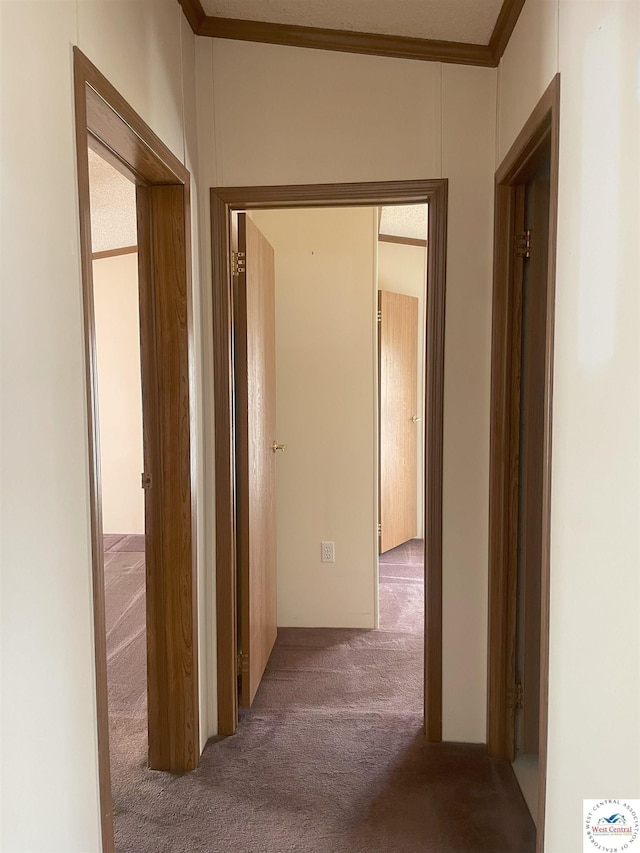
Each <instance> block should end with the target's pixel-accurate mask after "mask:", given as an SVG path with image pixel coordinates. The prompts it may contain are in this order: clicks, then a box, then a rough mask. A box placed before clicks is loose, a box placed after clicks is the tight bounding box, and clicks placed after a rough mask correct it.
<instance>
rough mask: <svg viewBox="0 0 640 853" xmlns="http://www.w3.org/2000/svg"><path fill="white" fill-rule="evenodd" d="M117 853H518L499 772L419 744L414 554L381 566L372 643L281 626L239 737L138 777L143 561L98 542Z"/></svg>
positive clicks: (525, 844)
mask: <svg viewBox="0 0 640 853" xmlns="http://www.w3.org/2000/svg"><path fill="white" fill-rule="evenodd" d="M105 547H106V548H107V552H106V557H107V558H106V570H105V571H106V580H107V588H106V596H107V629H108V632H109V640H108V648H109V695H110V701H111V738H112V744H111V753H112V774H113V782H112V783H113V799H114V816H115V830H116V846H117V851H118V853H164V851H167V853H169V851H171V853H201V851H202V853H423V851H424V853H427V851H428V852H429V853H531V851H533V849H534V829H533V824H532V822H531V819H530V816H529V814H528V811H527V808H526V806H525V804H524V801H523V800H522V796H521V794H520V792H519V789H518V787H517V784H516V782H515V780H514V777H513V773H512V771H511V768H510V767H509V766H508V765H507V764H506V763H504V762H497V761H492V760H491V759H489V758H488V757H487V755H486V752H485V750H484V748H482V747H469V746H461V745H432V746H430V745H428V744H426V743H425V741H424V738H423V735H422V732H421V713H422V710H421V709H422V693H423V690H422V666H423V657H422V622H423V617H422V606H423V605H422V602H423V582H422V574H423V572H422V555H421V551H422V543H420V542H410V543H407V544H406V545H403V546H401V547H400V548H397V549H395V550H394V551H392V552H390V553H389V554H387V555H385V556H384V557H383V559H382V561H381V567H380V581H381V583H380V589H381V594H380V611H381V628H380V630H379V631H363V630H337V629H293V628H289V629H281V630H280V631H279V635H278V641H277V643H276V647H275V649H274V652H273V654H272V657H271V660H270V662H269V666H268V668H267V672H266V673H265V677H264V679H263V682H262V685H261V687H260V689H259V691H258V694H257V696H256V700H255V703H254V707H253V708H252V709H251V710H250V711H247V712H244V713H243V714H242V716H241V720H240V725H239V729H238V733H237V734H236V735H235V736H234V737H232V738H226V739H220V740H218V741H216V742H211V743H209V745H208V746H207V748H206V750H205V752H204V755H203V756H202V761H201V764H200V767H199V769H198V770H197V771H195V772H194V773H192V774H188V775H183V776H172V775H170V774H167V773H159V772H154V771H150V770H148V769H147V768H146V730H145V727H146V709H145V693H144V691H145V672H144V656H145V651H144V632H143V630H142V629H143V627H144V559H143V557H144V555H143V554H142V553H141V551H139V552H136V551H135V550H132V549H133V548H135V547H141V543H140V541H139V540H138V541H137V542H136V539H135V538H133V537H113V538H110V539H108V540H107V541H106V542H105Z"/></svg>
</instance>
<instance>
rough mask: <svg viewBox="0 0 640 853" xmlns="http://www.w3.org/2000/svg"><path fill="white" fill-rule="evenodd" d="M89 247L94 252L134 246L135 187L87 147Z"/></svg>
mask: <svg viewBox="0 0 640 853" xmlns="http://www.w3.org/2000/svg"><path fill="white" fill-rule="evenodd" d="M89 192H90V197H91V248H92V250H93V251H94V252H106V251H108V250H109V249H122V248H123V247H124V246H135V245H136V244H137V242H138V237H137V233H136V188H135V185H134V184H132V183H131V181H129V180H127V178H125V177H124V176H123V175H121V174H120V172H117V171H116V170H115V169H114V168H113V166H110V165H109V163H107V162H106V161H105V160H103V159H102V157H99V156H98V155H97V154H95V153H94V152H93V151H92V150H91V149H89Z"/></svg>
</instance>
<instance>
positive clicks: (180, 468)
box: [73, 47, 200, 853]
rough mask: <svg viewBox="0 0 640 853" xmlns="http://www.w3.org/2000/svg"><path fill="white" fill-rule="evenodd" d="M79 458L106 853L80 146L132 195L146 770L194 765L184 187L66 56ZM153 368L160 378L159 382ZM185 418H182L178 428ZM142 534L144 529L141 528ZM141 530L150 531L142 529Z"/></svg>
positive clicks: (147, 135) (184, 178) (122, 108)
mask: <svg viewBox="0 0 640 853" xmlns="http://www.w3.org/2000/svg"><path fill="white" fill-rule="evenodd" d="M73 62H74V92H75V124H76V128H75V129H76V157H77V170H78V171H77V174H78V204H79V216H80V256H81V275H82V294H83V313H84V339H85V376H86V390H87V422H88V449H89V482H90V493H89V501H90V515H91V559H92V575H93V621H94V646H95V668H96V694H97V737H98V766H99V792H100V815H101V830H102V850H103V851H104V853H113V851H114V834H113V813H112V798H111V773H110V765H109V712H108V695H107V649H106V630H105V600H104V556H103V539H102V510H101V494H100V444H99V423H98V397H97V364H96V340H95V321H94V303H93V273H92V253H91V211H90V197H89V164H88V153H87V149H88V146H90V147H91V148H93V149H94V150H95V151H96V152H97V153H98V154H99V155H100V156H101V157H103V158H104V159H105V160H107V161H108V162H109V163H111V165H113V166H114V167H115V168H116V169H118V171H120V172H121V173H122V174H124V175H125V176H126V177H128V178H129V179H130V180H131V181H132V182H133V183H135V184H136V196H137V202H136V203H137V215H138V254H139V286H140V291H141V294H143V299H141V305H143V304H147V305H149V306H150V309H151V310H149V311H145V312H141V317H140V323H141V368H142V376H143V420H144V424H145V429H144V444H145V448H144V454H145V466H147V465H148V464H149V463H150V462H151V464H152V466H153V469H152V470H151V471H149V472H148V473H150V474H151V475H152V478H153V485H152V488H151V489H150V490H149V492H148V494H147V501H146V503H149V501H151V505H150V508H149V509H150V512H151V518H150V514H149V512H148V511H147V509H146V510H145V516H146V525H145V526H146V543H145V550H146V551H147V554H148V555H149V559H148V560H147V572H146V593H147V596H146V597H147V680H148V706H149V707H148V714H149V763H150V765H151V767H152V768H155V769H163V770H173V771H185V770H191V769H194V768H195V767H196V766H197V764H198V761H199V755H200V749H199V720H198V670H197V612H196V605H197V602H196V565H195V548H194V547H193V543H194V542H195V497H194V492H193V484H192V479H191V471H192V459H191V457H192V444H191V433H192V430H193V424H194V417H193V412H192V405H191V401H192V399H193V388H192V387H191V386H192V382H193V371H192V370H191V369H190V365H191V366H192V365H193V352H192V341H193V321H192V315H191V299H190V291H191V242H190V241H191V217H190V201H189V195H190V176H189V172H188V171H187V170H186V169H185V167H184V166H183V165H182V163H180V161H179V160H178V159H177V158H176V157H175V156H174V155H173V154H172V153H171V151H169V149H168V148H167V147H166V146H165V145H164V143H162V142H161V140H160V139H159V138H158V137H157V136H156V135H155V134H154V133H153V131H152V130H151V129H150V128H149V127H148V126H147V125H146V124H145V123H144V122H143V120H142V119H141V118H140V116H138V115H137V113H135V112H134V110H133V109H132V108H131V107H130V106H129V104H128V103H127V102H126V101H125V100H124V98H123V97H122V96H121V95H120V94H119V93H118V92H117V91H116V89H114V87H113V86H112V85H111V84H110V83H109V81H108V80H107V79H106V78H105V77H104V76H103V75H102V74H101V73H100V72H99V71H98V69H97V68H96V67H95V66H94V65H93V64H92V63H91V62H90V61H89V60H88V59H87V57H86V56H85V55H84V54H83V53H82V52H81V51H80V50H79V49H78V48H77V47H74V49H73ZM160 365H162V370H160ZM185 414H186V416H185ZM150 522H151V523H150ZM150 527H151V528H152V529H150Z"/></svg>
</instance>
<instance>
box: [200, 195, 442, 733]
mask: <svg viewBox="0 0 640 853" xmlns="http://www.w3.org/2000/svg"><path fill="white" fill-rule="evenodd" d="M447 198H448V181H447V180H446V179H439V180H424V181H388V182H379V183H353V184H315V185H312V184H309V185H290V186H266V187H219V188H214V189H212V190H211V232H212V267H213V270H212V276H213V281H212V286H213V316H214V321H213V343H214V401H215V402H214V411H215V471H216V614H217V617H216V618H217V626H216V630H217V649H218V655H217V677H218V682H217V683H218V732H219V734H221V735H232V734H233V733H234V732H235V730H236V727H237V721H238V695H237V671H236V659H237V658H236V655H237V601H236V593H237V587H236V577H237V568H236V525H235V500H236V498H235V453H236V438H235V431H234V423H233V402H234V366H233V340H234V319H233V302H232V285H231V245H230V231H231V215H232V213H233V212H234V211H238V210H259V209H263V210H264V209H277V208H303V207H355V206H366V207H368V206H371V207H376V206H381V205H389V204H428V205H429V223H428V228H429V233H428V243H429V249H428V260H427V312H426V313H427V320H426V326H427V328H426V337H425V340H426V418H425V457H424V458H425V483H426V487H425V604H426V607H425V659H424V663H425V715H424V722H425V734H426V737H427V739H428V740H430V741H434V742H435V741H441V740H442V445H443V394H444V320H445V288H446V256H447Z"/></svg>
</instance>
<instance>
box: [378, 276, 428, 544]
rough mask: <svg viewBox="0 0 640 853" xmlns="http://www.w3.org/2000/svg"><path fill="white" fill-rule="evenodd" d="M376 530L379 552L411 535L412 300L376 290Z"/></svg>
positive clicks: (414, 450)
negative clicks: (378, 524) (378, 481)
mask: <svg viewBox="0 0 640 853" xmlns="http://www.w3.org/2000/svg"><path fill="white" fill-rule="evenodd" d="M378 358H379V370H378V382H379V395H380V484H379V500H380V528H379V530H380V535H379V546H380V547H379V550H380V553H381V554H383V553H384V552H385V551H389V550H390V549H391V548H395V547H396V546H397V545H401V544H402V543H403V542H407V541H408V540H409V539H414V538H415V536H416V535H417V532H418V531H417V513H418V497H417V478H418V467H417V455H418V447H417V435H416V431H417V429H418V426H417V424H418V422H419V421H421V420H422V417H421V416H420V415H419V414H418V412H417V411H416V407H417V404H418V402H417V401H418V300H417V299H416V297H415V296H404V295H403V294H400V293H390V292H388V291H386V290H379V291H378Z"/></svg>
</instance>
